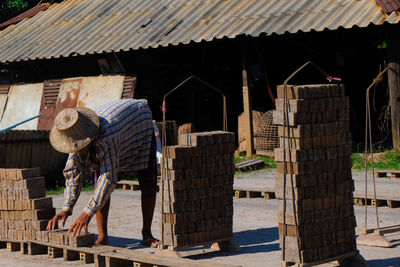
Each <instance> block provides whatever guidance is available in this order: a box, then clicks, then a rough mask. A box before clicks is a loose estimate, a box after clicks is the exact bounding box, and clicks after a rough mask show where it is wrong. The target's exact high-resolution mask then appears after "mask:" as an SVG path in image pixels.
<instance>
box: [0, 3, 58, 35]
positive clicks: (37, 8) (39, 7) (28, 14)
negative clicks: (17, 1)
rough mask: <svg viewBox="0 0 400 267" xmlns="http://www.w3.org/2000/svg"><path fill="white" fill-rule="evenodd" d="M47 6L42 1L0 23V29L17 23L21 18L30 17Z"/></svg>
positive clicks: (47, 5)
mask: <svg viewBox="0 0 400 267" xmlns="http://www.w3.org/2000/svg"><path fill="white" fill-rule="evenodd" d="M49 6H50V4H49V3H42V4H39V5H37V6H34V7H32V8H31V9H29V10H27V11H25V12H24V13H22V14H19V15H18V16H16V17H14V18H12V19H9V20H7V21H5V22H3V23H1V24H0V29H2V28H5V27H7V26H9V25H11V24H15V23H18V22H20V21H21V20H23V19H26V18H31V17H33V16H35V15H36V14H37V13H39V12H40V11H44V10H46V9H47V8H48V7H49Z"/></svg>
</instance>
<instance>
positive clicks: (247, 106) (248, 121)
mask: <svg viewBox="0 0 400 267" xmlns="http://www.w3.org/2000/svg"><path fill="white" fill-rule="evenodd" d="M245 42H246V41H244V43H243V46H242V80H243V89H242V93H243V110H244V124H245V129H246V156H247V157H250V156H252V155H253V152H254V139H253V114H252V103H251V102H252V101H251V88H250V87H249V85H248V79H247V58H248V55H247V43H245Z"/></svg>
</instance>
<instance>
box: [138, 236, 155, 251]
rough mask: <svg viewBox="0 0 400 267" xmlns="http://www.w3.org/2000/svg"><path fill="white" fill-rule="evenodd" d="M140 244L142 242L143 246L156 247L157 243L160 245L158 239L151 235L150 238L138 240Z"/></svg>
mask: <svg viewBox="0 0 400 267" xmlns="http://www.w3.org/2000/svg"><path fill="white" fill-rule="evenodd" d="M140 244H142V245H143V246H145V247H149V248H156V247H158V245H160V240H158V239H156V238H154V237H152V238H147V239H143V241H142V242H140Z"/></svg>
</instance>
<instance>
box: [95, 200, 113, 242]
mask: <svg viewBox="0 0 400 267" xmlns="http://www.w3.org/2000/svg"><path fill="white" fill-rule="evenodd" d="M110 198H111V196H110V197H109V198H108V200H107V202H106V204H105V205H104V206H103V207H102V208H101V209H100V210H99V211H98V212H97V213H96V221H97V231H98V237H97V241H96V245H99V244H101V245H108V230H107V222H108V211H109V210H110Z"/></svg>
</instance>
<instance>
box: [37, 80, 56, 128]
mask: <svg viewBox="0 0 400 267" xmlns="http://www.w3.org/2000/svg"><path fill="white" fill-rule="evenodd" d="M60 85H61V79H57V80H46V81H44V82H43V94H42V102H41V104H40V114H42V116H41V117H40V118H39V122H38V130H50V129H51V127H52V126H53V121H54V117H55V114H56V104H57V99H58V92H59V90H60Z"/></svg>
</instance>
